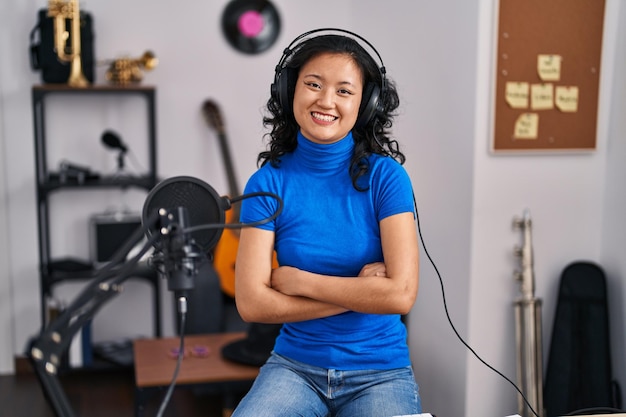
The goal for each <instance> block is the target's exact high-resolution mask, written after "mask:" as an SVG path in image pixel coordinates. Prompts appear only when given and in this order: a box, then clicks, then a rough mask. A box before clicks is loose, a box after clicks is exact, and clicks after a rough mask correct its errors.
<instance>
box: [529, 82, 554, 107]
mask: <svg viewBox="0 0 626 417" xmlns="http://www.w3.org/2000/svg"><path fill="white" fill-rule="evenodd" d="M530 108H531V109H533V110H551V109H553V108H554V86H553V85H552V84H533V85H531V86H530Z"/></svg>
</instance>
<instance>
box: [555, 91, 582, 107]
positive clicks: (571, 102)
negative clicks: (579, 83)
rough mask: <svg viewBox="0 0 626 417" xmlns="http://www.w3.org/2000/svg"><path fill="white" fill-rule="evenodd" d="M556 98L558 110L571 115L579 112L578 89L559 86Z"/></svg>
mask: <svg viewBox="0 0 626 417" xmlns="http://www.w3.org/2000/svg"><path fill="white" fill-rule="evenodd" d="M555 96H556V97H555V99H554V100H555V104H556V107H557V109H559V110H561V111H562V112H570V113H574V112H577V111H578V87H564V86H557V87H556V91H555Z"/></svg>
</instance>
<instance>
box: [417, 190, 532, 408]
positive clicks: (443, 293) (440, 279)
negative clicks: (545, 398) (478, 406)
mask: <svg viewBox="0 0 626 417" xmlns="http://www.w3.org/2000/svg"><path fill="white" fill-rule="evenodd" d="M413 205H414V207H415V219H416V221H417V231H418V233H419V237H420V241H421V242H422V247H423V248H424V253H425V254H426V257H427V258H428V260H429V261H430V264H431V265H432V266H433V268H434V270H435V273H436V274H437V277H438V278H439V284H440V285H441V296H442V298H443V309H444V311H445V313H446V317H447V319H448V323H450V327H452V330H453V331H454V334H455V335H456V337H457V338H458V339H459V340H460V341H461V343H462V344H463V345H464V346H465V347H466V348H467V349H468V350H469V351H470V352H472V354H473V355H474V356H475V357H476V358H477V359H478V360H479V361H480V362H481V363H482V364H483V365H485V366H486V367H487V368H489V369H490V370H492V371H493V372H495V373H496V374H498V375H500V376H501V377H502V378H504V379H505V380H506V381H507V382H508V383H509V384H511V385H512V386H513V388H515V389H516V390H517V392H518V393H519V394H520V395H521V396H522V399H523V400H524V402H525V403H526V405H527V406H528V408H530V411H532V413H533V414H534V415H535V416H536V417H539V414H537V412H536V411H535V410H534V409H533V407H532V406H531V405H530V402H528V399H527V398H526V396H525V395H524V394H523V393H522V391H521V390H520V389H519V388H518V386H517V385H515V383H514V382H513V381H511V380H510V379H509V378H507V377H506V376H505V375H504V374H503V373H502V372H500V371H498V370H497V369H496V368H494V367H493V366H491V365H489V364H488V363H487V362H486V361H485V360H484V359H483V358H481V357H480V356H479V355H478V353H476V351H475V350H474V349H473V348H472V347H471V346H470V345H469V344H468V343H467V342H466V341H465V340H464V339H463V338H462V337H461V335H460V334H459V332H458V331H457V330H456V327H455V326H454V323H453V322H452V319H451V318H450V313H449V312H448V303H447V301H446V291H445V288H444V285H443V278H442V277H441V274H440V273H439V269H438V268H437V265H435V262H434V261H433V259H432V257H431V256H430V254H429V253H428V249H427V248H426V242H425V241H424V237H423V236H422V228H421V226H420V217H419V213H418V211H417V200H416V198H415V193H414V194H413Z"/></svg>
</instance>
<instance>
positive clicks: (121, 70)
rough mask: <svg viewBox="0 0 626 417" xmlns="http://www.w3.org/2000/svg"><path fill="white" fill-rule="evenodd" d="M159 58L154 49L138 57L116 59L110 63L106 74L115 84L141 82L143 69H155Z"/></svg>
mask: <svg viewBox="0 0 626 417" xmlns="http://www.w3.org/2000/svg"><path fill="white" fill-rule="evenodd" d="M158 63H159V60H158V59H157V57H156V56H155V55H154V53H153V52H152V51H146V52H144V53H143V55H142V56H141V57H139V58H137V59H130V58H120V59H115V60H113V61H112V62H111V64H110V65H109V69H108V70H107V72H106V74H105V76H106V79H107V80H108V81H110V82H112V83H113V84H121V85H127V84H131V83H135V84H136V83H139V82H141V80H143V72H142V69H144V70H146V71H150V70H152V69H154V68H155V67H156V66H157V64H158Z"/></svg>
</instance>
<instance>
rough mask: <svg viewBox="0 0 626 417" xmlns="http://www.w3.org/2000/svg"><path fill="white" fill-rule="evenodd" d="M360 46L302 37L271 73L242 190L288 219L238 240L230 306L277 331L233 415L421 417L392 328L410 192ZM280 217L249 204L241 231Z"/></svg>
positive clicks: (403, 275)
mask: <svg viewBox="0 0 626 417" xmlns="http://www.w3.org/2000/svg"><path fill="white" fill-rule="evenodd" d="M326 32H329V33H326ZM362 44H363V45H365V47H364V46H362ZM294 45H295V46H294ZM367 46H369V47H370V49H373V47H371V45H370V44H369V43H368V42H367V41H365V40H364V39H363V38H361V37H360V36H358V35H356V34H353V33H351V32H347V31H343V30H337V29H332V30H331V29H320V30H316V31H312V32H307V33H306V34H303V35H301V36H300V37H299V38H297V39H296V40H295V41H294V42H292V44H291V45H290V46H289V48H288V52H286V53H285V55H283V58H282V59H281V62H280V63H279V65H278V67H277V70H276V71H277V72H276V77H275V80H274V84H273V85H272V95H271V98H270V99H269V101H268V104H267V109H268V111H269V114H268V115H267V116H266V117H265V118H264V124H265V125H266V126H267V127H269V128H271V131H270V133H269V134H268V136H269V138H270V141H269V146H268V150H267V151H264V152H262V153H261V154H260V155H259V163H260V165H261V168H260V169H259V170H258V171H257V172H256V173H255V174H253V176H252V177H251V178H250V180H249V181H248V183H247V185H246V189H245V193H252V192H256V191H264V192H270V193H273V194H276V195H278V196H279V197H280V198H281V199H282V201H283V210H282V212H281V213H280V215H279V216H278V217H277V218H276V219H275V220H273V221H271V222H269V223H267V224H265V225H263V226H260V227H255V228H246V229H243V230H242V231H241V236H240V242H239V251H238V256H237V264H236V278H235V279H236V281H235V285H236V295H235V297H236V303H237V308H238V310H239V313H240V314H241V316H242V318H243V319H244V320H246V321H249V322H261V323H284V325H283V328H282V330H281V333H280V335H279V336H278V338H277V339H276V344H275V346H274V351H273V352H272V355H271V357H270V358H269V359H268V361H267V362H266V364H265V365H264V366H263V367H262V368H261V370H260V373H259V376H258V378H257V379H256V381H255V383H254V385H253V387H252V388H251V390H250V391H249V392H248V394H247V395H246V396H245V397H244V398H243V400H242V401H241V402H240V404H239V406H238V407H237V409H236V410H235V413H234V416H236V417H242V416H254V417H263V416H267V417H277V416H320V417H322V416H342V417H348V416H358V417H364V416H376V417H385V416H388V417H392V416H400V415H410V414H417V413H420V412H421V404H420V398H419V394H418V387H417V384H416V382H415V379H414V375H413V371H412V368H411V362H410V358H409V350H408V347H407V343H406V340H407V334H406V328H405V326H404V324H403V322H402V320H401V316H402V315H405V314H407V313H408V312H409V311H410V310H411V307H412V306H413V303H414V302H415V299H416V296H417V289H418V242H417V231H416V224H415V215H414V205H413V194H412V187H411V182H410V179H409V176H408V175H407V173H406V171H405V170H404V168H403V167H402V163H404V155H403V154H402V153H401V152H400V150H399V148H398V143H397V142H396V141H395V140H393V139H391V138H390V134H389V130H390V128H391V125H392V119H393V115H394V112H395V110H396V109H397V107H398V105H399V99H398V94H397V91H396V89H395V86H394V84H393V83H392V82H391V81H390V80H388V79H387V77H386V76H385V69H384V66H383V65H382V62H380V64H381V65H380V66H379V65H378V63H377V61H376V60H375V59H374V57H373V56H372V55H370V54H369V53H368V52H367V51H366V49H365V48H366V47H367ZM290 48H291V49H290ZM373 50H374V52H376V50H375V49H373ZM376 55H377V56H378V52H376ZM378 59H379V60H380V56H378ZM278 206H279V203H278V202H277V200H275V199H272V198H269V197H268V198H265V197H263V198H258V199H257V198H255V199H248V200H245V201H244V202H243V204H242V207H241V220H242V221H243V222H253V221H257V220H259V219H263V218H267V217H270V216H271V215H272V214H274V213H275V212H276V210H277V208H278ZM274 251H275V252H276V255H277V259H278V264H279V265H280V266H279V267H278V268H275V269H272V259H273V253H274Z"/></svg>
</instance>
